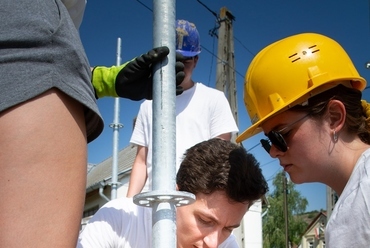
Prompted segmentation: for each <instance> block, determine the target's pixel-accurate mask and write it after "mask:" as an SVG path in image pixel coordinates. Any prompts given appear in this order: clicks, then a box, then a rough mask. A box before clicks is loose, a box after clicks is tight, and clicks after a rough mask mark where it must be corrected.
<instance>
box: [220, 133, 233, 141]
mask: <svg viewBox="0 0 370 248" xmlns="http://www.w3.org/2000/svg"><path fill="white" fill-rule="evenodd" d="M217 138H220V139H223V140H227V141H230V140H231V133H223V134H220V135H219V136H217Z"/></svg>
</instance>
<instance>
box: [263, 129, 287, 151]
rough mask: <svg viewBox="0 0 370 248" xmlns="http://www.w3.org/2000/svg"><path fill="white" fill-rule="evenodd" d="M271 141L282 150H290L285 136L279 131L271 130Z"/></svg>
mask: <svg viewBox="0 0 370 248" xmlns="http://www.w3.org/2000/svg"><path fill="white" fill-rule="evenodd" d="M267 136H268V137H269V139H270V141H271V143H272V144H273V145H274V146H275V147H276V148H277V149H279V150H280V151H282V152H286V151H287V150H288V146H287V144H286V142H285V140H284V138H283V136H282V135H281V134H280V133H279V132H275V131H271V132H269V134H268V135H267Z"/></svg>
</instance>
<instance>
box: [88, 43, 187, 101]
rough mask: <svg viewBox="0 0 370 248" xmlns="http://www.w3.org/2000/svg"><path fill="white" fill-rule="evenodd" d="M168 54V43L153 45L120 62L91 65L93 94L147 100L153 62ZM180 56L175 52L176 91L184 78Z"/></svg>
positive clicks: (149, 97)
mask: <svg viewBox="0 0 370 248" xmlns="http://www.w3.org/2000/svg"><path fill="white" fill-rule="evenodd" d="M168 54H169V49H168V47H165V46H163V47H157V48H154V49H152V50H150V51H149V52H147V53H146V54H143V55H141V56H139V57H136V58H135V59H133V60H131V61H129V62H126V63H125V64H123V65H121V66H112V67H110V68H107V67H101V66H97V67H95V68H94V70H93V74H92V84H93V86H94V88H95V95H96V96H97V98H101V97H104V96H113V97H117V96H119V97H123V98H128V99H131V100H135V101H139V100H142V99H149V100H151V99H152V95H153V77H152V71H153V64H154V63H156V62H159V61H161V60H163V59H164V58H165V57H166V56H167V55H168ZM182 60H183V56H182V55H181V54H180V53H176V64H175V71H176V95H179V94H181V93H182V92H183V89H182V87H181V86H179V85H180V84H181V83H182V81H183V80H184V78H185V72H184V64H183V63H182Z"/></svg>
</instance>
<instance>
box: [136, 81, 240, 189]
mask: <svg viewBox="0 0 370 248" xmlns="http://www.w3.org/2000/svg"><path fill="white" fill-rule="evenodd" d="M152 131H153V125H152V101H150V100H146V101H144V102H143V103H142V104H141V106H140V110H139V114H138V116H137V119H136V123H135V128H134V131H133V133H132V136H131V140H130V142H131V143H132V144H136V145H140V146H144V147H147V148H148V155H147V161H146V164H147V172H148V180H147V182H146V186H145V187H144V189H143V191H147V190H150V189H151V185H152V150H153V147H152ZM236 132H238V127H237V125H236V123H235V120H234V117H233V115H232V112H231V109H230V105H229V102H228V101H227V99H226V97H225V95H224V93H223V92H221V91H219V90H216V89H214V88H210V87H207V86H205V85H203V84H201V83H195V84H194V86H193V87H192V88H190V89H188V90H186V91H184V92H183V93H182V94H181V95H179V96H177V97H176V172H177V170H178V169H179V166H180V163H181V161H182V157H183V155H184V152H185V151H186V150H187V149H188V148H190V147H192V146H193V145H195V144H197V143H199V142H202V141H205V140H209V139H211V138H215V137H217V136H219V135H221V134H224V133H236Z"/></svg>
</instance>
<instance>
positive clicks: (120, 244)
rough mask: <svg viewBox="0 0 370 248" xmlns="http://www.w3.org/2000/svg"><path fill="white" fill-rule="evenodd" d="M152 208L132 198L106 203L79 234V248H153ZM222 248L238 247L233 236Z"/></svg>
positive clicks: (220, 247)
mask: <svg viewBox="0 0 370 248" xmlns="http://www.w3.org/2000/svg"><path fill="white" fill-rule="evenodd" d="M151 242H152V209H151V208H147V207H140V206H137V205H136V204H134V203H133V201H132V198H126V197H123V198H118V199H115V200H112V201H110V202H108V203H106V204H105V205H104V206H103V207H102V208H101V209H99V211H98V212H96V214H95V215H94V216H93V217H92V218H91V219H90V220H89V222H88V224H87V225H86V226H85V228H84V229H83V230H82V232H81V233H80V236H79V239H78V244H77V247H78V248H150V247H152V244H151ZM219 248H238V244H237V242H236V240H235V236H234V235H230V236H229V237H228V238H227V239H226V240H225V241H224V242H223V243H222V244H221V245H220V246H219Z"/></svg>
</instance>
